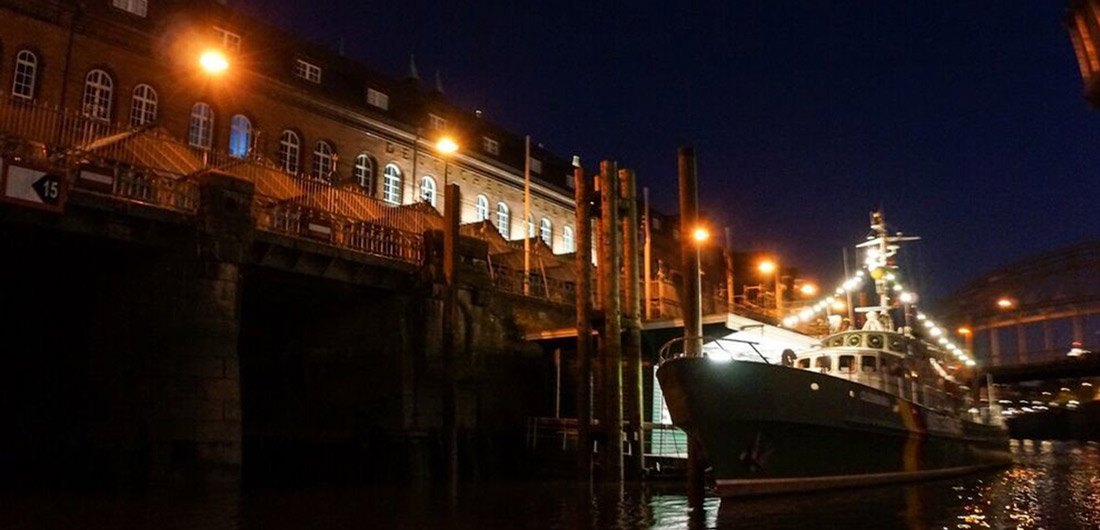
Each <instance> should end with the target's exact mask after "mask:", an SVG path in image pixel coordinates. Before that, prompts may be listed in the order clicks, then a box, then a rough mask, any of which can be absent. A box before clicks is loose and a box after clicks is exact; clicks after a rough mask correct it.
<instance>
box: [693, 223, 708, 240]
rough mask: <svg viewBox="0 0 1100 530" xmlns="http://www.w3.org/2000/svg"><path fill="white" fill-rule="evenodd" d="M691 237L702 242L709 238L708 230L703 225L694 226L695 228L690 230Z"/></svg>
mask: <svg viewBox="0 0 1100 530" xmlns="http://www.w3.org/2000/svg"><path fill="white" fill-rule="evenodd" d="M691 237H692V239H695V242H696V243H700V244H702V243H705V242H706V240H708V239H710V231H709V230H707V229H706V227H703V226H700V227H696V228H695V230H694V231H692V232H691Z"/></svg>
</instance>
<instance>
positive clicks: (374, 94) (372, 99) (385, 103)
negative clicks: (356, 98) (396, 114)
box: [367, 88, 390, 110]
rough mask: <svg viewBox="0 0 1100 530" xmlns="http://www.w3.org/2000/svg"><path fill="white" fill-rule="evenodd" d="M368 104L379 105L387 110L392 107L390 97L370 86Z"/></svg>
mask: <svg viewBox="0 0 1100 530" xmlns="http://www.w3.org/2000/svg"><path fill="white" fill-rule="evenodd" d="M367 104H368V105H370V106H372V107H378V108H380V109H382V110H387V109H389V108H390V97H389V96H387V95H386V94H385V93H383V92H379V91H377V90H375V89H373V88H368V89H367Z"/></svg>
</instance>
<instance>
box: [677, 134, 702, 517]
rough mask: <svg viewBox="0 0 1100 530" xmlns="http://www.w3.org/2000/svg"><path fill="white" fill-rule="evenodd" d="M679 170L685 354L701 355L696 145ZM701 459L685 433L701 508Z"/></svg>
mask: <svg viewBox="0 0 1100 530" xmlns="http://www.w3.org/2000/svg"><path fill="white" fill-rule="evenodd" d="M677 166H678V169H679V173H680V252H681V254H682V256H683V265H684V270H683V271H682V275H683V278H684V304H683V312H684V355H685V356H686V357H701V356H702V355H703V308H702V306H701V305H700V296H699V293H700V291H701V290H702V287H701V286H700V278H699V243H698V242H697V241H695V238H694V237H693V235H694V231H695V229H696V228H697V227H698V224H699V211H698V205H699V195H698V188H697V183H698V181H697V177H696V174H695V149H694V148H692V147H686V146H685V147H681V148H680V152H679V156H678V164H677ZM704 461H705V456H704V455H703V452H702V446H701V445H700V444H699V442H698V440H696V438H695V437H694V436H692V435H691V433H688V506H689V508H690V509H692V510H701V509H702V508H703V496H704V494H705V491H704V484H703V481H704V469H705V468H704Z"/></svg>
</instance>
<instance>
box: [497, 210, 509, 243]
mask: <svg viewBox="0 0 1100 530" xmlns="http://www.w3.org/2000/svg"><path fill="white" fill-rule="evenodd" d="M511 217H512V216H511V212H510V211H509V210H508V205H507V204H504V203H503V202H498V203H497V231H498V232H500V235H502V236H504V239H511V238H512V218H511Z"/></svg>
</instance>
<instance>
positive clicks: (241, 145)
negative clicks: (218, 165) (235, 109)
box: [229, 114, 252, 158]
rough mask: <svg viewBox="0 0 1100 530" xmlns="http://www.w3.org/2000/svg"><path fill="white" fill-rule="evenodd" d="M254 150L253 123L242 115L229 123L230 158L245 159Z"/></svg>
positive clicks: (234, 117) (238, 115)
mask: <svg viewBox="0 0 1100 530" xmlns="http://www.w3.org/2000/svg"><path fill="white" fill-rule="evenodd" d="M251 150H252V122H250V121H248V118H246V117H245V116H244V115H242V114H237V115H236V116H233V119H232V120H231V121H230V122H229V156H232V157H236V158H244V157H246V156H248V152H249V151H251Z"/></svg>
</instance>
